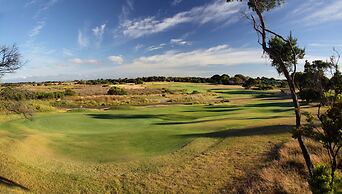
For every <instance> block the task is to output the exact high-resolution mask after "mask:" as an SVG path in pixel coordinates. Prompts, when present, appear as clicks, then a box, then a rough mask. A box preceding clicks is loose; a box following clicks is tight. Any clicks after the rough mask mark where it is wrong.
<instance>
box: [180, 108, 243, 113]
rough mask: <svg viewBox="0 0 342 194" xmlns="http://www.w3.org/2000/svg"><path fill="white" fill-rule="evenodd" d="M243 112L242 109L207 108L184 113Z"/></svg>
mask: <svg viewBox="0 0 342 194" xmlns="http://www.w3.org/2000/svg"><path fill="white" fill-rule="evenodd" d="M238 110H242V108H225V107H217V108H214V107H207V108H204V109H199V110H186V111H183V112H233V111H238Z"/></svg>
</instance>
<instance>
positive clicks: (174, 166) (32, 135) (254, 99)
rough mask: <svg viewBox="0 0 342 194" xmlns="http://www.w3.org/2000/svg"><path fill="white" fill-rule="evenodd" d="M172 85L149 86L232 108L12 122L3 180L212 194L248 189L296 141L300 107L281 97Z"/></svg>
mask: <svg viewBox="0 0 342 194" xmlns="http://www.w3.org/2000/svg"><path fill="white" fill-rule="evenodd" d="M151 84H153V83H151ZM165 84H166V85H165ZM167 84H168V83H162V84H161V83H156V86H155V85H154V86H149V87H151V88H153V87H164V88H165V87H168V86H169V87H170V88H172V89H184V88H185V89H187V90H196V91H200V92H204V91H207V90H211V92H212V93H214V94H215V95H217V96H218V97H221V98H229V99H230V102H229V103H225V104H217V105H172V106H158V105H155V106H141V107H131V108H128V109H126V108H123V109H120V108H117V109H115V110H109V111H85V112H83V111H75V112H67V113H40V114H37V115H36V116H35V117H34V118H33V120H32V121H27V120H26V121H25V120H22V119H17V120H11V121H9V120H4V121H3V123H2V125H1V126H0V137H1V138H0V145H1V147H2V149H1V150H0V158H1V160H2V162H1V163H0V174H1V175H3V176H4V177H7V178H9V179H11V180H14V181H15V182H17V183H20V184H22V185H24V186H26V187H28V188H29V189H30V190H31V191H32V192H33V193H165V192H166V193H170V192H172V193H213V192H219V191H222V189H223V188H234V185H235V186H236V185H237V184H240V182H239V181H241V180H243V178H246V177H248V176H250V174H249V172H251V171H256V169H258V168H261V167H263V166H264V163H265V162H264V161H265V159H266V158H267V156H266V154H267V153H268V151H269V150H270V149H271V148H272V147H273V146H274V145H276V144H279V143H281V142H284V141H288V140H289V139H290V134H289V131H290V129H291V127H292V126H291V124H292V123H293V118H292V109H291V104H290V103H289V100H287V99H284V98H283V97H281V96H277V95H275V93H274V92H262V91H246V90H243V89H240V88H229V87H227V86H215V85H208V84H199V85H196V84H192V86H191V85H190V84H188V83H185V84H184V85H183V84H181V83H169V84H171V85H167ZM2 187H3V186H1V185H0V189H1V188H2ZM6 189H7V190H8V189H10V188H6ZM16 191H17V190H16ZM13 192H15V191H14V190H13ZM19 192H22V191H21V190H19Z"/></svg>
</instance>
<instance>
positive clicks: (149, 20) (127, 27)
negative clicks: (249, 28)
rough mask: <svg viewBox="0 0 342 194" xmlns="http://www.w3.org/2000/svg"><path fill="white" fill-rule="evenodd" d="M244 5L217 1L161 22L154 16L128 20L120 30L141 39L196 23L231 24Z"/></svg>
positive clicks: (124, 33) (126, 34)
mask: <svg viewBox="0 0 342 194" xmlns="http://www.w3.org/2000/svg"><path fill="white" fill-rule="evenodd" d="M242 5H243V4H242V3H240V2H233V3H230V4H227V3H226V2H225V1H222V0H216V1H214V2H213V3H211V4H206V5H203V6H198V7H194V8H192V9H191V10H189V11H184V12H180V13H177V14H176V15H174V16H172V17H168V18H164V19H160V20H159V19H157V18H156V17H154V16H152V17H146V18H142V19H135V20H126V21H124V22H123V23H122V24H121V25H120V30H121V32H122V34H123V35H125V36H128V37H131V38H139V37H142V36H146V35H150V34H155V33H159V32H163V31H166V30H168V29H170V28H172V27H175V26H177V25H180V24H184V23H196V24H199V25H201V24H206V23H209V22H222V21H225V23H229V21H237V19H236V17H238V15H239V14H238V13H239V11H240V10H241V9H242V7H243V6H242Z"/></svg>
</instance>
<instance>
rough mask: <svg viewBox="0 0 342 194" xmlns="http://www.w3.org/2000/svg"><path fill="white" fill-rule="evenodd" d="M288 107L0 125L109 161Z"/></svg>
mask: <svg viewBox="0 0 342 194" xmlns="http://www.w3.org/2000/svg"><path fill="white" fill-rule="evenodd" d="M284 105H286V106H284ZM283 106H284V107H283ZM260 107H262V108H263V109H262V111H260ZM288 110H289V109H288V104H287V103H276V104H274V103H261V104H249V105H246V106H243V107H238V106H232V105H228V104H227V105H218V106H208V105H197V106H172V107H137V108H135V109H133V110H114V111H104V112H79V113H77V112H76V113H75V112H70V113H42V114H37V115H35V116H34V117H33V120H16V121H12V122H8V123H6V124H4V125H2V126H1V127H0V128H1V129H2V130H6V129H10V130H9V131H10V132H11V136H12V137H13V138H14V139H18V140H20V139H21V138H23V135H21V134H26V133H30V134H35V133H36V134H41V135H45V136H46V137H47V138H48V139H49V146H50V148H52V149H53V150H54V151H55V152H56V153H58V154H60V155H64V156H67V157H70V158H72V159H75V160H82V161H94V162H112V161H127V160H131V159H139V158H140V157H145V156H154V155H158V154H166V153H170V152H173V151H176V150H178V149H180V148H181V147H183V146H184V145H186V144H188V143H189V142H190V141H191V140H192V139H193V138H191V134H201V133H203V134H205V133H210V132H215V131H220V130H224V129H227V128H242V127H244V126H246V124H248V123H249V122H256V123H257V122H262V121H263V120H264V119H272V118H275V117H279V118H282V117H288V116H290V114H289V112H288ZM213 123H214V124H215V125H212V124H213Z"/></svg>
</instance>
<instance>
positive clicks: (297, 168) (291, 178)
mask: <svg viewBox="0 0 342 194" xmlns="http://www.w3.org/2000/svg"><path fill="white" fill-rule="evenodd" d="M306 144H307V146H308V148H309V150H310V152H311V158H312V160H313V162H314V164H318V163H326V162H328V156H327V155H326V154H325V151H324V150H323V148H322V146H321V145H320V144H318V143H317V142H313V141H311V140H306ZM269 157H270V158H274V159H273V160H271V161H270V162H269V163H268V164H267V166H266V167H264V168H262V169H261V170H259V171H258V172H256V173H255V174H254V175H253V176H252V177H250V178H249V179H247V181H246V183H245V185H244V186H243V187H240V190H239V191H240V192H241V193H248V194H255V193H291V194H292V193H293V194H297V193H298V194H302V193H311V191H310V188H309V185H308V182H307V179H306V177H307V170H306V166H305V161H304V159H303V156H302V154H301V150H300V148H299V146H298V143H297V141H296V140H291V141H289V142H287V143H285V144H283V145H282V146H281V147H280V148H277V149H276V150H275V152H273V153H271V154H270V155H269Z"/></svg>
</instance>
